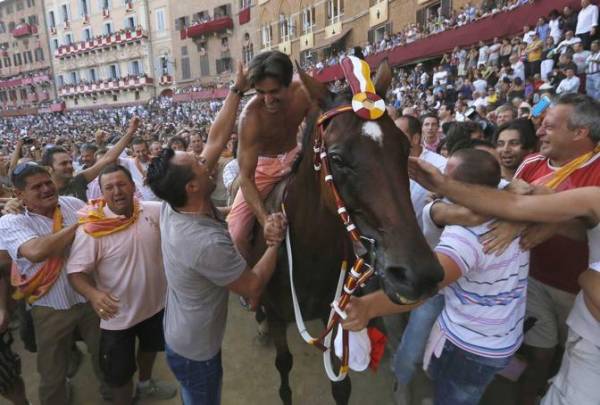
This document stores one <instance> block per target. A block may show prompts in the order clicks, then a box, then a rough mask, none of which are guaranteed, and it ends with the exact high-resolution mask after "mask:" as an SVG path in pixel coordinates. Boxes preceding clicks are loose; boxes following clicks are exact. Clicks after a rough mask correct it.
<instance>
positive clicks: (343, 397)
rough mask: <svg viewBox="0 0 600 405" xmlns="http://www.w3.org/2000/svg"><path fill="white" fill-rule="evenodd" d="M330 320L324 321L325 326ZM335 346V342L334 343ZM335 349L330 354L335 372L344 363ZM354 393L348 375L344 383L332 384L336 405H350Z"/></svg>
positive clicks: (325, 319)
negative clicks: (351, 395) (351, 394)
mask: <svg viewBox="0 0 600 405" xmlns="http://www.w3.org/2000/svg"><path fill="white" fill-rule="evenodd" d="M327 320H328V318H324V319H323V324H324V325H327ZM332 346H333V342H332ZM334 351H335V350H334V349H333V347H332V352H331V353H329V355H330V356H331V363H332V365H333V369H334V370H339V369H340V367H341V365H342V361H341V360H340V359H339V358H338V356H336V355H335V353H334ZM351 392H352V381H350V376H349V375H346V378H344V379H343V380H342V381H338V382H334V381H332V382H331V394H332V395H333V399H334V400H335V403H336V405H348V402H349V401H350V393H351Z"/></svg>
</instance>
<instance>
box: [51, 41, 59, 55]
mask: <svg viewBox="0 0 600 405" xmlns="http://www.w3.org/2000/svg"><path fill="white" fill-rule="evenodd" d="M58 46H59V44H58V38H54V39H53V40H52V52H54V51H56V50H57V49H58Z"/></svg>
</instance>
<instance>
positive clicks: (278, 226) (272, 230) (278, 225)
mask: <svg viewBox="0 0 600 405" xmlns="http://www.w3.org/2000/svg"><path fill="white" fill-rule="evenodd" d="M286 229H287V220H286V218H285V215H283V213H281V212H277V213H275V214H270V215H269V216H268V217H267V220H266V221H265V227H264V231H263V232H264V237H265V241H266V242H267V246H269V247H277V246H279V244H280V243H281V242H282V241H283V239H285V231H286Z"/></svg>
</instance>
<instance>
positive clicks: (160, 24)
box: [154, 7, 167, 32]
mask: <svg viewBox="0 0 600 405" xmlns="http://www.w3.org/2000/svg"><path fill="white" fill-rule="evenodd" d="M154 13H155V16H156V31H157V32H165V30H166V28H167V27H166V25H165V21H166V20H165V9H164V7H162V8H158V9H156V10H155V12H154Z"/></svg>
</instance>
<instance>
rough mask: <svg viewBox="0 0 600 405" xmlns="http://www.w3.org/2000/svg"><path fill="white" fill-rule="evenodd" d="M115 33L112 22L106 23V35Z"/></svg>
mask: <svg viewBox="0 0 600 405" xmlns="http://www.w3.org/2000/svg"><path fill="white" fill-rule="evenodd" d="M112 33H113V26H112V23H111V22H107V23H104V35H110V34H112Z"/></svg>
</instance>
